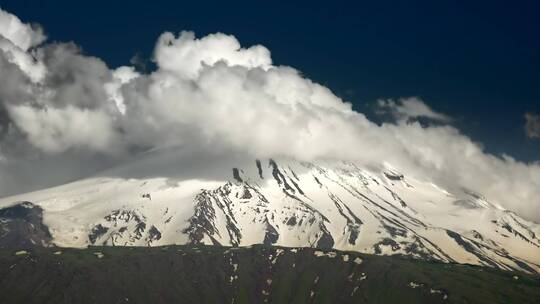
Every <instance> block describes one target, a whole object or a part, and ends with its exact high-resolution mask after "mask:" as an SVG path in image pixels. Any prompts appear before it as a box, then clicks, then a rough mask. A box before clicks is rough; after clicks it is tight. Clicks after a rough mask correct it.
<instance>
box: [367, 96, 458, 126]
mask: <svg viewBox="0 0 540 304" xmlns="http://www.w3.org/2000/svg"><path fill="white" fill-rule="evenodd" d="M377 112H378V113H379V114H389V115H391V116H392V117H393V118H394V119H395V120H398V121H412V120H415V119H419V118H427V119H430V120H433V121H436V122H442V123H448V122H450V121H452V119H451V118H450V117H449V116H447V115H445V114H442V113H439V112H436V111H434V110H433V109H431V108H430V107H429V106H428V105H427V104H425V103H424V102H423V101H422V100H420V99H418V98H416V97H411V98H401V99H398V100H397V101H396V100H393V99H387V100H384V99H380V100H378V101H377Z"/></svg>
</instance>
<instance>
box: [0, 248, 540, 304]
mask: <svg viewBox="0 0 540 304" xmlns="http://www.w3.org/2000/svg"><path fill="white" fill-rule="evenodd" d="M0 294H1V295H2V297H1V301H2V303H212V304H214V303H236V304H240V303H490V304H493V303H523V304H525V303H539V302H540V277H538V276H537V275H535V276H533V275H527V274H524V273H516V272H505V271H499V270H495V269H491V268H486V267H479V266H471V265H461V264H445V263H440V262H427V261H418V260H411V259H405V258H402V257H389V256H375V255H365V254H360V253H357V252H340V251H336V250H319V249H311V248H283V247H274V246H264V245H256V246H252V247H247V248H246V247H243V248H230V247H228V248H227V247H222V246H190V245H187V246H166V247H152V248H144V247H90V248H88V249H65V248H64V249H60V248H34V249H33V250H31V251H14V250H6V249H3V250H0Z"/></svg>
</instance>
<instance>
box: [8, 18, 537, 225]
mask: <svg viewBox="0 0 540 304" xmlns="http://www.w3.org/2000/svg"><path fill="white" fill-rule="evenodd" d="M4 14H6V13H5V12H4ZM15 20H18V19H15ZM0 24H1V23H0ZM21 24H22V23H21ZM27 28H28V27H27ZM32 31H34V30H33V29H32ZM4 32H6V31H5V30H0V33H4ZM32 33H33V34H32ZM39 33H40V30H38V31H34V32H30V34H28V35H30V37H32V35H36V37H39V35H40V34H39ZM1 37H2V39H3V41H5V42H6V45H8V44H9V45H11V49H14V48H15V47H17V52H19V55H21V56H22V57H24V58H26V59H25V60H14V59H13V58H14V57H13V55H12V54H13V51H12V50H11V49H9V48H6V49H1V50H2V52H0V67H1V68H2V73H0V101H1V108H2V109H4V110H3V112H5V113H7V114H6V115H7V117H8V119H7V122H5V123H4V125H5V126H4V128H5V129H9V132H4V135H2V137H1V138H0V153H2V155H3V158H4V160H3V161H2V162H0V173H1V174H0V176H2V178H1V179H0V195H2V194H4V195H7V194H9V193H12V192H13V191H14V190H13V189H17V191H23V190H24V191H26V190H28V189H29V188H32V187H38V186H43V183H42V181H43V180H46V182H48V183H51V182H53V181H56V182H60V181H62V180H66V179H70V178H76V177H80V176H83V175H84V174H88V173H89V172H91V171H92V170H97V169H99V168H101V167H103V166H111V165H114V164H117V163H118V162H120V161H122V160H123V159H126V158H128V157H131V156H134V155H135V154H136V153H138V152H141V151H146V150H149V149H156V148H160V147H165V146H167V147H171V146H173V147H176V146H178V147H183V146H189V147H190V148H191V149H193V148H194V147H196V148H198V149H202V150H216V151H217V150H219V151H230V153H233V154H234V153H238V154H242V155H248V156H251V157H254V158H255V157H274V156H285V157H292V158H296V159H300V160H317V159H340V160H352V161H356V162H359V163H364V164H366V165H370V166H376V165H381V164H382V163H385V162H386V163H390V164H392V166H394V167H396V168H398V169H399V170H402V171H403V172H406V173H407V174H410V175H412V176H415V177H417V178H420V179H425V180H430V181H432V182H434V183H437V184H441V185H442V186H444V187H447V188H452V189H462V188H469V189H474V190H476V191H479V192H481V193H483V194H484V195H485V196H487V197H488V198H490V199H491V200H492V201H494V202H495V203H499V204H501V205H503V206H505V207H507V208H509V209H512V210H515V211H517V212H520V213H521V214H522V215H524V216H525V217H528V218H534V219H536V220H540V214H539V213H540V212H539V207H538V206H539V204H540V201H539V197H540V165H539V164H537V163H536V164H535V163H533V164H526V163H523V162H518V161H516V160H514V159H512V158H510V157H507V156H505V157H498V156H494V155H490V154H487V153H485V152H484V151H483V149H482V147H481V146H480V145H478V144H477V143H475V142H473V141H472V140H471V139H470V138H468V137H466V136H464V135H463V134H461V133H460V132H459V130H457V129H456V128H454V127H452V126H449V125H445V124H436V125H433V126H427V127H426V126H422V125H421V124H420V123H418V122H416V121H415V120H416V119H417V118H428V119H431V120H435V121H438V122H449V121H450V120H451V119H450V118H449V117H448V116H446V115H444V114H441V113H437V112H436V111H434V110H432V109H431V108H430V107H429V106H427V105H426V104H425V103H424V102H423V101H421V100H420V99H417V98H408V99H398V100H397V101H394V100H386V101H380V102H379V106H380V109H381V110H382V111H386V112H387V113H389V114H391V115H393V116H394V117H395V118H396V119H395V121H394V122H393V123H384V124H382V125H377V124H375V123H373V122H371V121H370V120H368V119H367V118H366V116H365V115H363V114H362V113H359V112H356V111H354V110H353V109H352V107H351V104H349V103H347V102H345V101H343V100H341V99H340V98H339V97H337V96H336V95H334V94H333V93H332V92H331V91H330V90H329V89H328V88H326V87H324V86H321V85H320V84H317V83H315V82H313V81H311V80H309V79H307V78H305V77H304V76H302V74H301V73H300V72H298V71H297V70H295V69H294V68H291V67H287V66H275V65H273V63H272V59H271V54H270V51H269V50H268V49H266V48H265V47H263V46H252V47H249V48H243V47H242V46H241V45H240V43H239V42H238V41H237V39H236V38H235V37H233V36H230V35H225V34H220V33H218V34H214V35H209V36H206V37H202V38H196V37H195V35H194V34H193V33H191V32H182V33H180V34H179V35H175V34H173V33H164V34H163V35H161V37H159V39H158V41H157V43H156V46H155V50H154V60H155V63H156V70H155V71H153V72H150V73H142V72H138V71H136V69H135V68H134V67H129V66H125V67H120V68H118V69H115V70H111V69H110V68H109V67H107V65H106V64H105V63H104V62H103V61H102V60H100V59H99V58H95V57H90V56H86V55H83V54H82V53H81V50H80V49H78V48H77V47H76V46H75V45H73V44H58V43H54V44H46V43H45V44H40V45H38V44H37V43H38V42H34V43H27V45H29V46H30V47H29V48H26V49H25V48H24V47H20V46H18V45H23V44H22V42H17V41H12V40H11V39H15V38H10V37H13V36H10V37H8V35H7V34H6V35H4V34H2V35H1ZM17 39H18V38H17ZM35 41H40V40H39V39H37V40H35ZM40 42H42V41H40ZM23 46H24V45H23ZM6 50H7V51H6ZM0 112H1V111H0ZM0 134H1V133H0ZM179 153H181V152H179ZM195 155H196V154H195ZM57 166H61V167H62V170H63V172H59V173H56V172H55V170H54V169H53V170H49V169H48V168H55V167H57ZM38 168H39V169H38ZM55 174H56V175H55ZM51 175H52V177H51ZM45 176H46V178H45ZM53 177H55V178H53ZM13 185H19V187H18V188H17V186H13ZM20 185H22V186H20Z"/></svg>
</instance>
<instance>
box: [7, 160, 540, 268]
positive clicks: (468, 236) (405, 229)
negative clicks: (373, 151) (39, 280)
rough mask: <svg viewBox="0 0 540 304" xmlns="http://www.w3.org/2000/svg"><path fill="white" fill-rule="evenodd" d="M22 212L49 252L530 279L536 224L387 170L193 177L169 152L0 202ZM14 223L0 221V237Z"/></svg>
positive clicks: (236, 171) (229, 165)
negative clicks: (422, 268)
mask: <svg viewBox="0 0 540 304" xmlns="http://www.w3.org/2000/svg"><path fill="white" fill-rule="evenodd" d="M22 201H27V202H26V203H24V204H23V205H21V206H23V207H24V206H26V207H25V208H39V209H36V210H40V212H42V213H43V223H44V225H45V227H46V228H47V229H48V232H49V233H50V235H51V236H52V238H50V239H49V238H46V237H45V236H47V234H46V233H44V234H41V233H37V232H36V233H37V234H38V235H41V236H44V238H43V239H40V243H44V244H55V245H57V246H66V247H85V246H88V245H110V246H113V245H114V246H162V245H169V244H214V245H223V246H247V245H251V244H266V245H277V246H294V247H317V248H335V249H341V250H353V251H358V252H363V253H371V254H381V255H393V254H401V255H408V256H411V257H414V258H418V259H423V260H438V261H443V262H451V263H454V262H456V263H468V264H476V265H484V266H489V267H493V268H499V269H505V270H519V271H526V272H529V273H536V272H538V271H540V266H539V265H540V239H539V235H540V228H539V226H538V225H537V224H535V223H531V222H528V221H526V220H524V219H522V218H520V217H519V216H518V215H516V214H514V213H512V212H510V211H507V210H504V209H503V208H501V207H500V206H497V205H496V204H493V203H491V202H490V201H489V200H488V199H486V198H485V197H483V196H482V195H481V194H479V193H476V192H474V191H473V190H471V189H458V190H456V189H454V190H451V189H442V188H441V187H440V186H438V185H435V184H433V183H432V182H430V181H429V177H412V176H408V175H407V174H406V172H398V171H397V170H396V169H395V168H393V167H392V166H391V165H390V164H386V163H382V164H381V165H380V166H378V167H377V166H371V167H368V166H360V165H358V164H355V163H350V162H336V161H325V162H317V163H308V162H298V161H294V160H289V159H267V160H245V159H241V160H231V161H223V160H209V161H208V162H206V163H205V164H203V165H197V166H194V165H193V164H191V163H190V162H189V160H188V161H184V160H183V159H181V158H178V156H177V155H176V154H175V153H174V150H173V152H171V151H168V150H165V151H154V152H151V153H147V154H145V155H143V156H142V157H140V158H137V159H135V160H133V161H131V162H129V163H127V164H126V165H124V166H122V167H120V168H115V169H112V170H109V171H107V172H104V173H101V174H99V175H96V176H94V177H91V178H87V179H84V180H81V181H77V182H74V183H70V184H66V185H63V186H59V187H55V188H50V189H45V190H42V191H37V192H34V193H28V194H23V195H18V196H15V197H9V198H4V199H0V208H2V207H3V208H8V207H13V206H16V205H17V204H21V203H20V202H22ZM15 218H17V217H16V216H15V217H14V216H13V215H11V216H10V215H9V214H8V215H5V216H2V213H1V211H0V226H2V225H4V227H5V226H6V225H7V224H6V223H9V222H12V221H14V220H15ZM17 221H21V219H20V217H19V218H18V219H17ZM22 221H24V219H22ZM30 227H36V225H34V224H32V225H31V226H30ZM39 227H41V226H39ZM7 230H9V231H11V233H14V231H13V229H9V228H8V229H7ZM10 239H12V237H10ZM1 241H2V239H1V238H0V242H1ZM33 242H34V243H35V242H36V240H34V241H33ZM0 247H1V244H0Z"/></svg>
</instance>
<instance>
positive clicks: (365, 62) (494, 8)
mask: <svg viewBox="0 0 540 304" xmlns="http://www.w3.org/2000/svg"><path fill="white" fill-rule="evenodd" d="M289 2H290V1H284V2H279V1H267V2H256V1H251V2H242V3H240V2H235V3H231V1H219V2H218V1H216V2H212V1H189V2H188V1H125V2H124V1H59V0H56V1H39V0H33V1H27V0H2V2H1V4H0V7H2V8H3V9H5V10H7V11H9V12H11V13H13V14H16V15H17V16H19V17H20V18H21V19H22V20H24V21H34V22H39V23H40V24H42V25H43V27H44V28H45V30H46V34H47V36H48V37H49V41H51V40H52V41H55V40H57V41H70V40H73V41H75V42H76V43H77V44H78V45H80V46H82V48H83V49H84V51H85V53H86V54H88V55H93V56H96V57H99V58H102V59H103V60H104V61H105V62H106V63H107V64H108V65H109V66H110V67H117V66H121V65H126V64H129V61H130V59H131V58H133V56H134V55H135V54H139V57H140V58H143V59H145V60H146V61H150V59H151V57H152V49H153V47H154V45H155V41H156V39H157V37H158V36H159V35H160V34H161V33H162V32H164V31H173V32H179V31H181V30H192V31H194V32H195V33H196V34H197V35H198V36H203V35H206V34H208V33H214V32H217V31H220V32H224V33H227V34H233V35H235V36H236V37H237V38H238V40H239V41H240V42H241V43H242V45H244V46H249V45H253V44H262V45H264V46H266V47H268V48H269V49H270V50H271V51H272V57H273V60H274V62H275V63H276V64H283V65H289V66H293V67H295V68H297V69H299V70H300V71H302V72H303V73H304V74H305V75H306V76H307V77H309V78H311V79H313V80H314V81H317V82H319V83H321V84H323V85H326V86H327V87H329V88H330V89H332V90H333V91H334V92H335V93H336V94H337V95H339V96H341V97H342V98H343V99H345V100H348V101H350V102H352V103H353V104H354V106H355V108H356V109H358V110H359V111H362V112H364V113H367V114H368V115H370V109H371V108H372V107H371V105H372V104H373V103H374V102H375V101H376V100H377V99H378V98H398V97H406V96H419V97H421V98H422V99H423V100H424V101H425V102H426V103H427V104H429V105H430V106H431V107H432V108H434V109H435V110H437V111H438V112H442V113H445V114H447V115H449V116H451V117H453V118H454V122H453V123H454V125H456V126H457V127H458V128H459V129H460V130H462V131H463V132H464V133H465V134H468V135H469V136H471V137H472V138H473V139H474V140H476V141H479V142H482V143H483V144H485V146H486V149H487V150H488V151H490V152H492V153H495V154H499V153H507V154H510V155H512V156H514V157H516V158H517V159H520V160H524V161H532V160H539V159H540V141H539V140H531V139H528V138H527V137H526V135H525V132H524V124H525V119H524V115H525V113H526V112H535V113H540V91H539V88H540V76H539V71H540V39H539V37H540V24H539V23H540V2H538V1H512V2H509V1H370V2H369V4H358V3H357V2H359V1H350V2H341V1H332V2H330V1H328V2H316V1H309V2H303V3H299V2H296V4H291V3H289ZM472 2H474V3H472Z"/></svg>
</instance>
